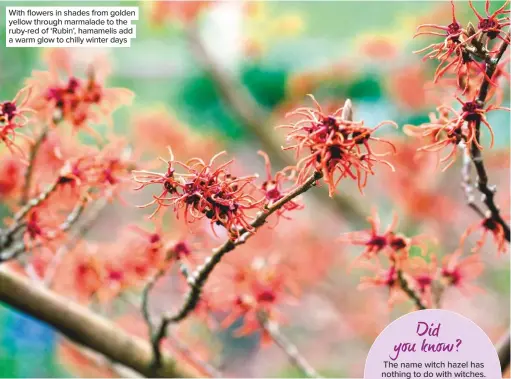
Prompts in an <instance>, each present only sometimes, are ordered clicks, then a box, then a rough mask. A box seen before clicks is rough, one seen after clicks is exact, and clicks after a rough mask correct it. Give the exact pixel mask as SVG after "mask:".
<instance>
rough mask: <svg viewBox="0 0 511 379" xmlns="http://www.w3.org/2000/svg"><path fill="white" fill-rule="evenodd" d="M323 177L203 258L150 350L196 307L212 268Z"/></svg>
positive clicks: (308, 182)
mask: <svg viewBox="0 0 511 379" xmlns="http://www.w3.org/2000/svg"><path fill="white" fill-rule="evenodd" d="M322 177H323V173H322V172H319V171H316V172H314V174H313V175H311V176H310V177H309V178H308V179H307V180H306V181H305V182H304V183H303V184H302V185H301V186H299V187H297V188H296V189H295V190H293V191H291V192H290V193H289V194H287V195H286V196H284V197H283V198H282V199H280V200H279V201H277V202H276V203H274V204H273V205H272V206H270V207H267V208H266V209H265V210H264V211H261V212H259V213H258V215H257V217H256V218H255V220H254V221H253V222H252V223H251V224H250V225H251V226H252V228H253V230H251V231H249V230H245V229H243V230H241V231H240V237H239V238H237V239H236V240H230V239H229V240H228V241H226V242H225V243H224V244H223V245H222V246H220V247H218V248H216V249H214V250H213V254H212V255H211V256H210V257H208V258H206V260H205V261H204V264H203V265H201V266H199V267H198V268H197V270H196V271H195V272H193V273H191V274H189V277H188V278H187V282H188V285H189V286H190V290H189V291H188V293H187V294H186V296H185V301H184V303H183V305H182V306H181V308H179V310H178V311H177V312H176V313H175V314H167V315H164V316H163V318H162V320H161V322H160V325H159V326H158V328H157V329H156V330H155V331H154V334H153V336H152V337H153V340H152V342H153V346H155V347H156V349H157V350H158V351H159V346H160V343H161V341H162V340H163V338H165V335H166V332H167V327H168V326H169V324H172V323H178V322H180V321H182V320H184V319H185V318H186V317H187V316H188V315H189V314H190V313H191V312H192V311H193V310H194V309H195V307H196V306H197V304H198V303H199V300H200V296H201V292H202V287H203V286H204V284H205V283H206V281H207V279H208V278H209V275H210V274H211V272H212V271H213V269H214V268H215V266H216V265H217V264H218V263H219V262H220V260H221V259H222V257H223V256H224V255H225V254H227V253H229V252H230V251H232V250H234V249H235V248H236V246H239V245H242V244H244V243H245V242H246V241H247V240H248V239H249V238H250V237H252V236H253V235H254V233H255V231H256V230H257V229H258V228H259V227H261V226H263V225H264V224H265V223H266V220H267V218H268V217H269V216H271V215H272V214H273V213H275V212H276V211H278V210H279V209H281V208H282V207H283V206H284V205H285V204H286V203H287V202H289V201H291V200H293V199H294V198H295V197H297V196H299V195H301V194H302V193H304V192H306V191H307V190H309V189H310V188H312V187H314V186H315V185H316V182H317V181H318V180H319V179H321V178H322ZM155 353H156V354H155V362H156V363H157V359H158V354H160V353H158V352H157V351H155Z"/></svg>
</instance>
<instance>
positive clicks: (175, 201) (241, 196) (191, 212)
mask: <svg viewBox="0 0 511 379" xmlns="http://www.w3.org/2000/svg"><path fill="white" fill-rule="evenodd" d="M169 153H170V160H169V161H167V162H166V163H167V171H166V172H165V173H157V172H151V171H145V170H139V171H133V175H134V181H135V182H137V183H140V186H139V187H138V188H136V189H137V190H140V189H142V188H144V187H147V186H150V185H153V184H156V185H158V186H161V192H160V194H159V195H154V196H153V198H154V200H152V201H151V202H149V203H147V204H145V205H141V206H139V208H146V207H149V206H151V205H154V204H156V205H157V207H156V210H155V211H154V212H153V213H152V214H151V216H149V217H150V218H152V217H153V216H154V215H155V214H156V213H157V212H158V211H159V210H160V209H161V208H163V207H173V209H174V212H175V213H176V215H177V216H178V217H179V214H180V213H181V212H182V213H183V214H184V219H185V221H186V222H194V221H195V220H200V219H203V218H204V217H206V218H208V219H209V220H210V224H211V228H212V231H213V233H215V234H216V232H215V230H214V225H222V226H223V227H225V228H226V230H227V231H228V233H229V234H230V236H231V238H236V237H239V234H240V231H241V229H242V228H245V229H247V230H252V229H253V228H252V227H251V226H250V224H249V219H248V217H249V216H248V215H247V213H246V212H247V211H249V210H254V209H259V208H261V206H262V203H263V201H264V198H262V199H260V200H255V199H254V198H253V197H252V196H251V195H250V194H249V193H248V192H246V188H248V187H249V186H251V185H252V186H253V181H254V179H255V178H256V177H255V176H244V177H235V176H234V175H232V174H231V172H230V170H229V165H230V164H231V163H232V162H233V160H230V161H228V162H226V163H223V164H221V165H219V166H218V167H216V168H214V165H215V161H216V160H217V159H218V158H219V157H220V156H222V155H224V154H225V152H221V153H218V154H216V155H215V156H214V157H213V158H211V159H210V161H209V163H207V164H206V163H205V162H204V161H203V160H202V159H199V158H193V159H190V160H189V161H188V162H187V163H183V162H180V161H176V160H174V155H173V153H172V150H170V148H169ZM161 160H162V161H164V162H165V160H163V158H161ZM177 166H181V167H182V168H184V169H185V171H186V172H185V173H178V172H176V167H177ZM190 218H191V219H190Z"/></svg>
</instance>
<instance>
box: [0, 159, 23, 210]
mask: <svg viewBox="0 0 511 379" xmlns="http://www.w3.org/2000/svg"><path fill="white" fill-rule="evenodd" d="M22 183H23V165H22V164H21V162H20V161H19V159H16V158H14V157H9V156H7V157H5V156H4V157H1V158H0V199H2V201H5V200H6V199H10V198H13V197H15V196H16V195H17V192H18V190H19V189H20V188H21V185H22Z"/></svg>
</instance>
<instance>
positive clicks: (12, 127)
mask: <svg viewBox="0 0 511 379" xmlns="http://www.w3.org/2000/svg"><path fill="white" fill-rule="evenodd" d="M30 94H31V88H30V87H25V88H23V89H21V90H20V91H19V92H18V93H17V94H16V96H14V99H13V100H11V101H4V102H3V103H0V141H2V142H3V143H4V144H5V146H6V147H7V148H8V149H9V151H10V152H11V153H12V154H15V153H16V152H17V153H18V154H19V155H21V156H22V157H24V156H25V153H24V152H23V150H22V149H21V148H20V147H19V146H18V145H16V144H15V138H16V135H19V136H20V137H22V138H25V139H28V140H29V141H31V139H30V138H28V137H26V136H25V135H23V134H21V133H16V130H17V129H19V128H22V127H23V126H25V125H26V124H27V122H28V117H27V116H26V113H28V112H31V111H32V110H31V109H30V108H28V107H27V103H28V101H29V99H30ZM22 96H24V98H23V99H22ZM20 99H22V100H20Z"/></svg>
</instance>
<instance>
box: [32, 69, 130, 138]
mask: <svg viewBox="0 0 511 379" xmlns="http://www.w3.org/2000/svg"><path fill="white" fill-rule="evenodd" d="M67 71H69V72H67V73H66V74H67V76H66V77H65V78H62V77H61V73H60V72H59V71H58V70H53V71H51V72H35V73H34V74H33V77H32V78H30V79H29V80H28V83H29V84H30V85H31V86H32V87H33V88H34V92H35V96H33V99H32V101H31V103H30V105H31V107H32V108H34V109H35V110H36V111H37V112H38V114H39V115H40V116H41V117H43V119H44V121H45V122H48V123H49V124H50V125H55V124H56V123H58V122H60V121H67V122H68V123H69V124H70V125H71V126H72V127H73V130H75V131H77V130H85V131H87V132H89V133H91V134H92V135H94V136H95V137H97V138H98V139H101V138H100V137H99V135H98V134H97V132H96V131H95V130H94V129H93V128H92V127H91V126H90V125H89V122H90V121H92V122H101V121H103V119H105V118H106V120H107V121H108V120H109V116H110V114H111V113H112V112H113V111H114V110H115V109H116V108H118V107H119V106H120V105H127V104H129V103H131V101H132V98H133V93H132V92H131V91H129V90H127V89H124V88H106V86H105V85H104V84H103V83H102V80H101V79H100V78H99V77H98V75H97V67H92V66H91V67H90V68H89V70H88V72H87V75H86V78H80V77H78V76H75V75H73V74H72V73H71V72H70V70H69V67H67Z"/></svg>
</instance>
